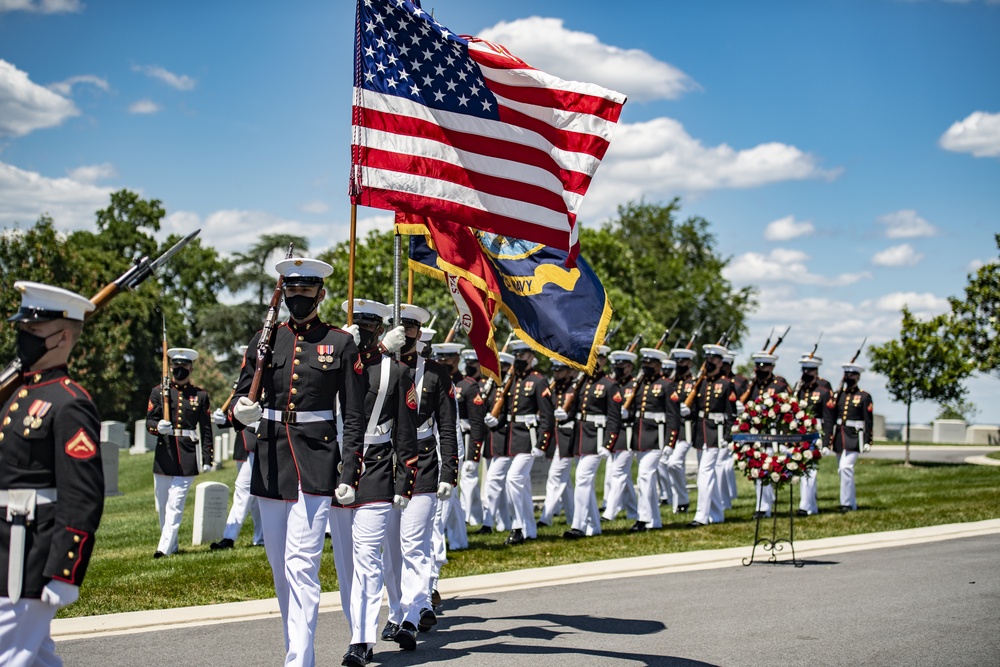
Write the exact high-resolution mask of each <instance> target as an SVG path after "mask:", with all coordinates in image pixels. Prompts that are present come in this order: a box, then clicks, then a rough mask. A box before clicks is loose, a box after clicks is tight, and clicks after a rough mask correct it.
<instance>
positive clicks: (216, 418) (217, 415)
mask: <svg viewBox="0 0 1000 667" xmlns="http://www.w3.org/2000/svg"><path fill="white" fill-rule="evenodd" d="M212 421H213V422H215V425H216V426H224V425H225V424H226V413H225V412H223V411H222V410H220V409H218V408H216V409H215V412H213V413H212Z"/></svg>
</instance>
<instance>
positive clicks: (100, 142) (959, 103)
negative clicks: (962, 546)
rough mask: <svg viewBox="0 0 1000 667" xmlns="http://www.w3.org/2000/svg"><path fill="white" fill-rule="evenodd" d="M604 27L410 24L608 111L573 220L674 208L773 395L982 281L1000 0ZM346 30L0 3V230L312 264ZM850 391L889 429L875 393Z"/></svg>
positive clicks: (583, 20) (994, 192)
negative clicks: (705, 255)
mask: <svg viewBox="0 0 1000 667" xmlns="http://www.w3.org/2000/svg"><path fill="white" fill-rule="evenodd" d="M619 7H622V6H620V5H615V4H613V3H607V2H601V3H598V2H586V1H580V0H576V1H574V2H569V1H565V2H564V1H556V0H533V1H531V2H528V1H526V0H507V1H506V2H503V3H482V2H468V1H467V0H466V1H462V0H436V1H435V2H428V1H426V0H425V2H424V8H425V9H433V10H434V12H435V16H436V18H437V19H438V20H439V21H440V22H441V23H443V24H444V25H446V26H448V27H449V28H450V29H452V30H453V31H455V32H458V33H464V34H474V35H477V36H480V37H484V38H488V39H491V40H493V41H496V42H500V43H501V44H504V45H505V46H507V47H508V48H509V49H510V50H511V51H512V52H513V53H515V54H516V55H518V56H520V57H521V58H523V59H524V60H526V61H527V62H529V63H530V64H532V65H533V66H535V67H538V68H539V69H542V70H545V71H548V72H550V73H552V74H556V75H559V76H562V77H564V78H568V79H577V80H583V81H590V82H594V83H600V84H602V85H605V86H607V87H609V88H614V89H615V90H618V91H621V92H623V93H626V94H627V95H628V96H629V102H628V103H627V104H626V105H625V108H624V112H623V114H622V118H621V122H620V124H619V127H618V129H617V131H616V136H615V139H614V140H613V141H612V145H611V149H610V150H609V152H608V155H607V157H606V159H605V161H604V164H603V165H602V166H601V168H600V169H599V170H598V172H597V176H596V177H595V179H594V183H593V186H592V188H591V191H590V193H589V194H588V196H587V200H586V201H585V202H584V204H583V207H582V210H581V216H580V221H581V224H583V225H594V224H597V223H599V222H601V221H603V220H605V219H607V218H608V217H609V216H610V215H612V214H613V213H614V211H615V207H616V206H617V205H618V204H619V203H623V202H624V201H625V200H627V199H630V198H633V199H638V198H640V197H645V198H646V199H647V200H650V201H668V200H669V199H670V198H672V197H674V196H680V197H681V198H682V200H681V201H682V205H683V211H682V214H683V215H701V216H703V217H705V218H706V219H708V220H709V221H710V222H711V223H712V228H713V230H714V231H715V232H716V234H717V235H718V244H719V248H720V249H721V251H722V252H723V253H724V254H725V255H727V256H731V258H732V263H731V265H730V267H729V269H728V271H727V277H729V278H730V279H731V280H732V281H733V282H734V283H735V284H737V285H743V284H747V283H753V284H756V285H758V286H759V287H760V290H761V294H760V308H759V309H758V311H757V312H756V313H755V314H754V315H753V317H752V320H751V324H752V333H751V341H750V342H751V345H750V346H748V349H747V350H745V352H749V347H754V348H755V347H757V346H759V345H760V344H762V343H763V341H764V339H765V338H766V337H767V334H768V331H769V330H770V328H771V327H772V326H776V325H777V326H783V325H785V324H792V325H793V328H792V332H791V333H790V334H789V337H788V339H787V340H786V341H785V343H784V344H783V346H782V349H781V350H780V352H781V353H782V356H783V358H782V360H781V361H780V362H779V371H781V372H783V373H784V374H786V375H788V376H789V377H790V378H793V377H795V376H797V367H796V364H795V363H794V359H795V358H796V357H797V356H798V354H800V353H801V352H803V351H808V350H809V349H810V348H811V346H812V343H813V342H814V340H815V337H816V335H817V334H818V332H819V331H821V330H822V331H824V337H823V343H822V345H821V348H820V351H819V354H820V355H821V356H823V357H824V358H825V359H826V360H827V362H828V364H827V366H826V368H825V375H827V376H829V377H833V378H836V377H839V368H836V367H835V364H834V363H833V362H840V361H843V360H845V358H847V357H849V356H850V355H851V354H852V353H853V351H854V349H855V348H856V347H857V345H858V344H859V342H860V339H861V338H862V337H863V336H865V335H866V334H867V335H868V336H869V341H871V342H881V341H884V340H886V339H888V338H890V337H892V336H894V335H895V334H896V333H897V331H898V322H899V308H900V307H901V306H902V305H903V304H909V306H910V307H911V309H913V310H914V311H916V312H917V313H919V314H922V315H931V314H935V313H938V312H943V311H944V310H946V308H947V303H946V301H945V299H946V297H947V296H949V295H954V294H958V293H960V291H961V289H962V287H963V285H964V284H965V280H966V275H967V273H968V271H969V270H971V269H973V268H975V267H976V266H978V263H981V262H987V261H991V260H995V259H996V257H997V251H996V248H995V246H994V245H993V234H994V233H995V232H997V231H1000V2H998V1H997V0H989V1H987V0H968V1H966V2H957V1H955V2H947V1H944V0H925V1H901V0H840V1H823V0H812V1H810V2H799V1H794V2H763V1H762V2H754V3H748V2H736V1H729V2H725V1H717V2H711V3H709V2H699V3H693V2H645V3H631V4H630V5H629V6H628V7H629V9H630V10H634V12H635V13H629V14H623V13H621V12H620V11H618V8H619ZM353 21H354V3H353V2H352V1H350V0H333V1H329V0H327V1H319V0H315V1H310V0H302V1H299V2H294V3H272V2H258V1H244V2H238V3H237V2H211V3H206V2H187V1H177V2H170V3H150V2H143V3H134V2H114V1H105V2H79V1H77V0H0V227H3V228H11V227H13V226H15V225H16V224H18V223H20V224H21V225H30V224H31V223H33V222H34V221H35V219H37V217H38V216H39V215H40V214H41V213H43V212H48V213H49V214H51V215H52V216H53V217H54V218H55V220H56V224H57V225H58V226H60V227H62V228H64V229H79V228H89V227H90V226H91V225H92V224H93V212H94V211H95V210H96V209H97V208H100V207H103V206H105V205H106V203H107V200H108V193H109V192H111V191H113V190H116V189H119V188H123V187H124V188H129V189H131V190H135V191H138V192H140V193H142V195H143V196H146V197H155V198H158V199H161V200H162V201H163V202H164V205H165V206H166V208H167V211H168V217H167V220H166V225H165V230H164V231H165V232H184V231H188V230H190V229H193V228H195V227H198V226H201V227H204V231H203V232H202V234H203V236H204V237H205V238H206V239H207V240H208V241H209V242H210V243H212V244H213V245H215V246H216V247H217V248H219V249H220V250H222V251H224V252H227V253H229V252H236V251H239V250H242V249H244V248H246V247H247V246H249V245H250V244H251V243H252V242H253V241H254V240H255V239H256V237H257V236H258V235H259V234H260V233H263V232H294V233H301V234H305V235H307V236H309V237H310V238H311V239H312V251H313V252H318V251H320V250H322V249H323V248H326V247H328V246H330V245H332V244H333V243H336V242H337V241H340V240H342V239H344V238H346V236H347V229H348V227H347V225H348V220H349V202H348V199H347V194H346V191H347V175H348V166H349V152H348V146H349V141H350V101H351V80H352V65H351V63H352V58H353V55H352V31H353ZM359 218H360V220H361V229H362V230H364V229H367V228H370V227H373V226H377V225H386V224H388V221H389V217H388V216H387V215H385V213H384V212H382V211H376V210H371V209H362V210H361V211H360V212H359ZM586 252H587V249H586V248H583V253H584V255H586ZM862 385H863V386H865V387H866V388H867V389H868V390H869V391H871V392H872V394H873V396H874V398H875V401H876V405H877V407H878V411H879V412H883V413H885V414H886V415H887V417H888V419H889V420H890V421H898V420H901V419H902V418H903V416H904V411H903V408H902V406H900V405H893V404H891V403H890V401H889V400H888V397H887V395H886V393H885V390H884V386H883V383H882V381H881V380H880V379H879V378H878V377H877V376H874V375H872V374H868V375H867V376H866V377H865V378H863V381H862ZM969 386H970V389H971V399H972V400H973V401H974V402H975V403H976V405H977V407H978V408H979V415H978V419H977V420H978V421H980V422H988V423H997V422H1000V407H998V406H1000V382H998V381H997V380H994V379H990V378H975V379H973V380H972V381H970V383H969ZM935 410H936V407H935V406H933V405H922V406H919V407H918V409H917V410H916V411H915V416H916V418H917V419H921V420H927V419H930V418H933V416H934V414H935Z"/></svg>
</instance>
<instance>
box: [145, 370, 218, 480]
mask: <svg viewBox="0 0 1000 667" xmlns="http://www.w3.org/2000/svg"><path fill="white" fill-rule="evenodd" d="M169 414H170V423H171V424H173V427H174V429H175V430H177V429H179V430H182V431H194V430H195V427H199V426H200V427H201V443H200V444H201V462H202V463H203V464H204V465H212V459H213V456H214V453H215V448H214V447H213V441H214V438H213V437H212V414H211V408H210V407H209V402H208V392H207V391H205V390H204V389H202V388H201V387H196V386H195V385H193V384H190V383H188V384H186V385H183V386H179V385H177V384H174V383H173V382H171V383H170V410H169ZM161 419H163V394H162V392H161V391H160V385H156V386H155V387H153V390H152V391H151V392H150V393H149V404H148V405H147V406H146V430H147V431H149V432H150V433H152V434H153V435H155V436H156V452H155V454H154V455H153V474H154V475H169V476H171V477H193V476H194V475H197V474H198V473H199V472H200V470H199V469H198V453H197V448H198V445H199V442H198V440H197V439H196V438H192V437H190V436H188V435H177V436H175V435H160V434H159V433H158V432H157V430H156V424H157V423H158V422H159V421H160V420H161Z"/></svg>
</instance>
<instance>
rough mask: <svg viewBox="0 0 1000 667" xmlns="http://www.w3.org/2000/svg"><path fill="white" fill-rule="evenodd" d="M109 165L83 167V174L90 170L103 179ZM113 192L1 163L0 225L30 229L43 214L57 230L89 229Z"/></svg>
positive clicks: (92, 173)
mask: <svg viewBox="0 0 1000 667" xmlns="http://www.w3.org/2000/svg"><path fill="white" fill-rule="evenodd" d="M109 166H110V165H101V166H100V167H97V168H84V170H85V171H84V172H82V173H84V174H85V175H86V174H87V172H86V170H87V169H91V170H92V171H90V172H89V173H90V174H91V175H95V174H103V175H99V176H98V177H100V178H106V177H107V174H108V172H107V167H109ZM113 189H114V188H110V187H99V186H97V185H94V184H93V183H92V182H86V181H81V180H77V179H75V178H74V177H67V178H47V177H45V176H42V175H41V174H39V173H37V172H32V171H25V170H23V169H19V168H17V167H15V166H13V165H10V164H6V163H4V162H0V225H2V226H4V227H10V226H13V225H15V224H20V225H21V226H22V227H29V226H31V225H32V224H34V223H35V221H36V220H37V219H38V217H39V216H40V215H42V214H43V213H44V214H47V215H50V216H52V219H53V220H54V222H55V224H56V226H57V227H58V228H59V229H63V230H75V229H88V228H90V227H92V226H93V224H94V212H95V211H97V210H98V209H101V208H104V207H106V206H107V205H108V201H109V198H110V196H111V192H112V190H113Z"/></svg>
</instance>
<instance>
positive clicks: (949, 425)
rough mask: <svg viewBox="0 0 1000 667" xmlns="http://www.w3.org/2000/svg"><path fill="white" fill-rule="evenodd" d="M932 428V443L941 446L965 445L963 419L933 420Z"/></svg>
mask: <svg viewBox="0 0 1000 667" xmlns="http://www.w3.org/2000/svg"><path fill="white" fill-rule="evenodd" d="M933 428H934V440H933V441H932V442H939V443H942V444H964V443H965V420H964V419H935V420H934V427H933Z"/></svg>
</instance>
